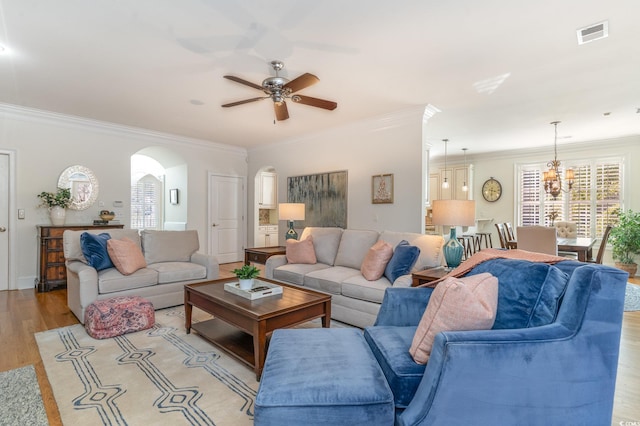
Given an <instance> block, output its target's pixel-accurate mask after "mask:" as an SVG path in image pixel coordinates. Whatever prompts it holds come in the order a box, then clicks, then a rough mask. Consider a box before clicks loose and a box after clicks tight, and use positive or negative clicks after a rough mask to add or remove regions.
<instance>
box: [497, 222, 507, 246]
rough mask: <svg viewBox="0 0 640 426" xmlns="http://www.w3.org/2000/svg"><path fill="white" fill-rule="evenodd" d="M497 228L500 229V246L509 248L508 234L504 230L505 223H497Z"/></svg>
mask: <svg viewBox="0 0 640 426" xmlns="http://www.w3.org/2000/svg"><path fill="white" fill-rule="evenodd" d="M495 225H496V229H497V230H498V238H500V247H502V248H503V249H506V248H507V234H506V233H505V230H504V224H502V223H496V224H495Z"/></svg>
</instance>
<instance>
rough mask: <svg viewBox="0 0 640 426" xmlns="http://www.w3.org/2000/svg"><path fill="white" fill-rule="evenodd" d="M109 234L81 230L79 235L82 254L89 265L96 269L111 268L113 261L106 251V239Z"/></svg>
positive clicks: (108, 237)
mask: <svg viewBox="0 0 640 426" xmlns="http://www.w3.org/2000/svg"><path fill="white" fill-rule="evenodd" d="M110 238H111V236H110V235H109V234H106V233H103V234H97V235H96V234H90V233H88V232H83V233H82V234H81V235H80V246H81V247H82V254H83V255H84V257H85V259H87V263H88V264H89V266H92V267H93V268H95V269H96V270H98V271H101V270H103V269H107V268H113V262H111V258H110V257H109V253H108V251H107V240H109V239H110Z"/></svg>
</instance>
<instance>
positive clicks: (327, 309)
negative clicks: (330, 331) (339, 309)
mask: <svg viewBox="0 0 640 426" xmlns="http://www.w3.org/2000/svg"><path fill="white" fill-rule="evenodd" d="M322 327H324V328H330V327H331V301H330V300H329V301H328V302H326V303H325V304H324V316H323V317H322Z"/></svg>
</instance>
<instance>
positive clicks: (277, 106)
mask: <svg viewBox="0 0 640 426" xmlns="http://www.w3.org/2000/svg"><path fill="white" fill-rule="evenodd" d="M273 110H274V111H275V112H276V118H277V119H278V121H282V120H286V119H287V118H289V110H288V109H287V104H286V103H285V102H274V103H273Z"/></svg>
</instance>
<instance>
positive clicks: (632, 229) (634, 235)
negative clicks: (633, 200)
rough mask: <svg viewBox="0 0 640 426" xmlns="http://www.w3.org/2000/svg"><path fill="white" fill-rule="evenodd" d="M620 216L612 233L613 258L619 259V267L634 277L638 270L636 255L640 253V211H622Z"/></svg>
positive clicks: (617, 263)
mask: <svg viewBox="0 0 640 426" xmlns="http://www.w3.org/2000/svg"><path fill="white" fill-rule="evenodd" d="M618 218H619V222H618V224H617V225H616V226H615V227H614V228H613V229H611V235H610V238H611V246H612V247H613V259H614V260H617V262H616V267H617V268H620V269H622V270H623V271H627V272H628V273H629V276H631V277H633V276H635V275H636V272H637V270H638V264H637V263H636V261H635V257H636V255H638V254H640V212H634V211H632V210H627V211H626V212H624V211H620V212H619V213H618Z"/></svg>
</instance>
